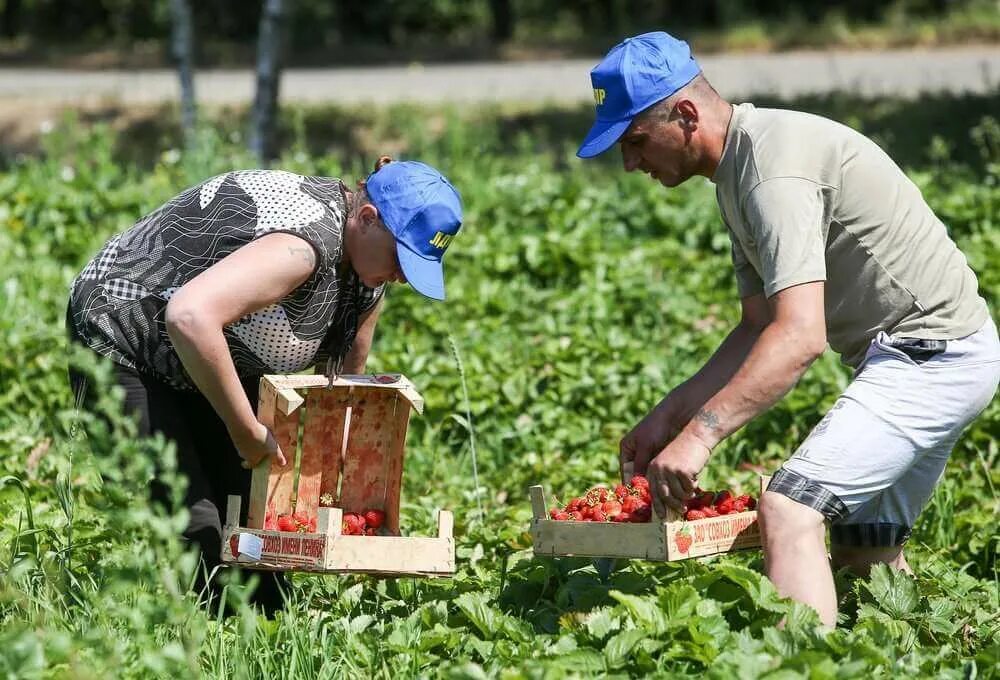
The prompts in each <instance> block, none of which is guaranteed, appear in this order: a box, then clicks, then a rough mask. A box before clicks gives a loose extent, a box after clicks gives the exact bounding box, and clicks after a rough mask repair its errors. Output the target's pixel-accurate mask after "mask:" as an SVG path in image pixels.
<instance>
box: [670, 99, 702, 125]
mask: <svg viewBox="0 0 1000 680" xmlns="http://www.w3.org/2000/svg"><path fill="white" fill-rule="evenodd" d="M674 110H676V111H677V113H678V114H680V117H681V122H682V123H688V124H690V123H697V122H698V105H697V104H695V103H694V102H693V101H691V100H690V99H682V100H680V101H679V102H677V103H676V104H674Z"/></svg>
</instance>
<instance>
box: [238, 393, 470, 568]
mask: <svg viewBox="0 0 1000 680" xmlns="http://www.w3.org/2000/svg"><path fill="white" fill-rule="evenodd" d="M411 408H413V409H416V410H417V412H421V411H422V410H423V399H422V398H421V396H420V394H419V393H418V392H417V391H416V389H415V388H414V387H413V385H412V383H410V381H409V380H407V379H406V377H404V376H402V375H398V374H394V375H375V376H368V375H356V376H341V377H339V378H336V379H333V380H332V381H330V380H328V379H327V378H326V377H325V376H321V375H268V376H264V377H263V378H261V382H260V397H259V401H258V404H257V417H258V418H259V419H260V421H261V422H262V423H264V424H265V425H267V426H268V427H269V428H270V429H271V431H272V433H273V434H274V437H275V439H276V440H277V442H278V445H279V446H280V447H281V449H282V451H283V452H284V454H285V457H286V459H287V463H286V464H285V465H283V466H279V465H278V464H277V461H275V460H268V461H265V462H263V463H262V464H261V465H259V466H258V467H256V468H254V470H253V478H252V482H251V485H250V495H249V507H248V508H247V519H246V525H245V526H240V511H241V498H240V496H229V504H228V507H227V512H226V525H225V528H224V531H223V539H224V540H223V547H222V559H223V561H224V562H227V563H239V564H240V565H242V566H246V567H250V568H254V569H271V570H283V571H311V572H329V573H345V572H367V573H376V574H386V575H420V576H434V575H441V576H447V575H451V574H453V573H454V571H455V544H454V540H453V538H452V524H453V519H452V515H451V513H450V512H448V511H447V510H439V511H438V535H437V537H404V536H400V535H399V507H400V487H401V485H402V479H403V457H404V452H405V440H406V430H407V427H408V425H409V420H410V409H411ZM365 510H381V511H383V512H384V513H385V521H384V524H383V526H382V527H381V529H380V530H379V535H374V536H357V535H345V534H344V533H343V530H342V517H343V514H344V513H348V512H355V513H361V512H363V511H365ZM285 514H289V515H291V514H294V515H296V516H298V517H300V518H303V519H304V520H305V523H306V525H307V526H310V525H311V526H315V530H312V529H311V526H310V528H309V529H307V530H306V531H305V532H299V531H280V530H279V527H278V518H279V517H280V516H282V515H285Z"/></svg>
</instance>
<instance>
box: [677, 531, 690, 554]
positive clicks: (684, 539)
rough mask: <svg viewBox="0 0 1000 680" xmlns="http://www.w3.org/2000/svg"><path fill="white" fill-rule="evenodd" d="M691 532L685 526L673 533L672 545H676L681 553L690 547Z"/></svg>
mask: <svg viewBox="0 0 1000 680" xmlns="http://www.w3.org/2000/svg"><path fill="white" fill-rule="evenodd" d="M692 542H693V541H692V539H691V533H690V532H689V531H688V529H687V527H684V528H683V529H681V530H680V531H678V532H677V533H676V534H674V545H676V546H677V550H678V551H680V553H681V554H682V555H685V554H687V551H688V550H689V549H690V548H691V543H692Z"/></svg>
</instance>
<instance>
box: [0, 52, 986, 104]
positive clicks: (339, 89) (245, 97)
mask: <svg viewBox="0 0 1000 680" xmlns="http://www.w3.org/2000/svg"><path fill="white" fill-rule="evenodd" d="M597 58H598V57H595V58H594V59H590V60H567V61H536V62H511V63H472V64H456V65H433V66H420V65H414V66H409V67H375V68H344V69H290V70H287V71H286V72H285V74H284V78H283V80H282V84H281V96H282V100H283V101H286V102H331V103H332V102H339V103H344V104H358V103H391V102H400V101H413V102H443V101H452V102H491V101H527V102H543V101H551V102H554V103H562V104H567V103H574V102H582V101H587V100H589V99H590V96H591V94H590V87H589V78H588V71H589V70H590V68H591V67H592V66H593V65H594V63H596V61H597ZM701 63H702V66H703V68H704V71H705V74H706V75H707V76H708V77H709V79H710V80H712V82H713V83H714V84H715V85H716V87H717V88H718V89H719V91H720V92H721V93H722V94H723V95H724V96H727V97H731V98H734V99H738V98H740V97H746V96H749V95H752V94H774V95H780V96H797V95H802V94H810V93H819V92H829V91H833V90H851V91H852V92H858V93H863V94H870V95H879V94H887V95H888V94H892V95H897V96H904V97H913V96H916V95H918V94H919V93H920V92H923V91H933V92H941V91H950V92H963V91H970V92H978V93H983V92H988V91H995V90H996V88H997V87H998V84H1000V45H998V46H977V47H969V48H950V49H941V50H899V51H890V52H784V53H778V54H759V55H745V54H722V55H709V56H706V57H704V58H702V59H701ZM195 87H196V92H197V97H198V100H199V102H200V103H202V104H244V103H247V102H249V101H250V100H251V98H252V92H253V74H252V73H251V72H250V71H248V70H242V71H241V70H235V71H221V70H220V71H202V72H199V73H198V74H197V78H196V86H195ZM177 94H178V86H177V77H176V75H175V74H174V72H172V71H170V70H149V71H115V70H106V71H91V72H82V71H68V70H52V69H31V68H26V69H14V68H10V69H0V103H2V104H5V105H7V106H4V108H7V109H8V110H9V105H11V104H17V103H28V102H32V103H35V104H41V103H45V104H50V105H51V104H61V105H71V106H72V105H78V106H88V105H89V106H93V105H101V104H105V105H106V104H119V105H122V104H124V105H135V104H155V103H158V102H162V101H169V100H175V99H176V98H177Z"/></svg>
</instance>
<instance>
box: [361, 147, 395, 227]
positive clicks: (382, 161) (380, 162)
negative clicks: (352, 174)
mask: <svg viewBox="0 0 1000 680" xmlns="http://www.w3.org/2000/svg"><path fill="white" fill-rule="evenodd" d="M389 163H392V156H379V157H378V159H377V160H376V161H375V169H374V170H372V172H378V171H379V170H381V169H382V168H383V167H385V166H386V165H388V164H389ZM366 203H371V199H369V198H368V191H367V190H366V189H365V180H363V179H359V180H358V190H357V191H355V192H354V201H353V202H352V205H351V213H354V212H355V211H357V210H358V209H359V208H360V207H361V206H363V205H365V204H366Z"/></svg>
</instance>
